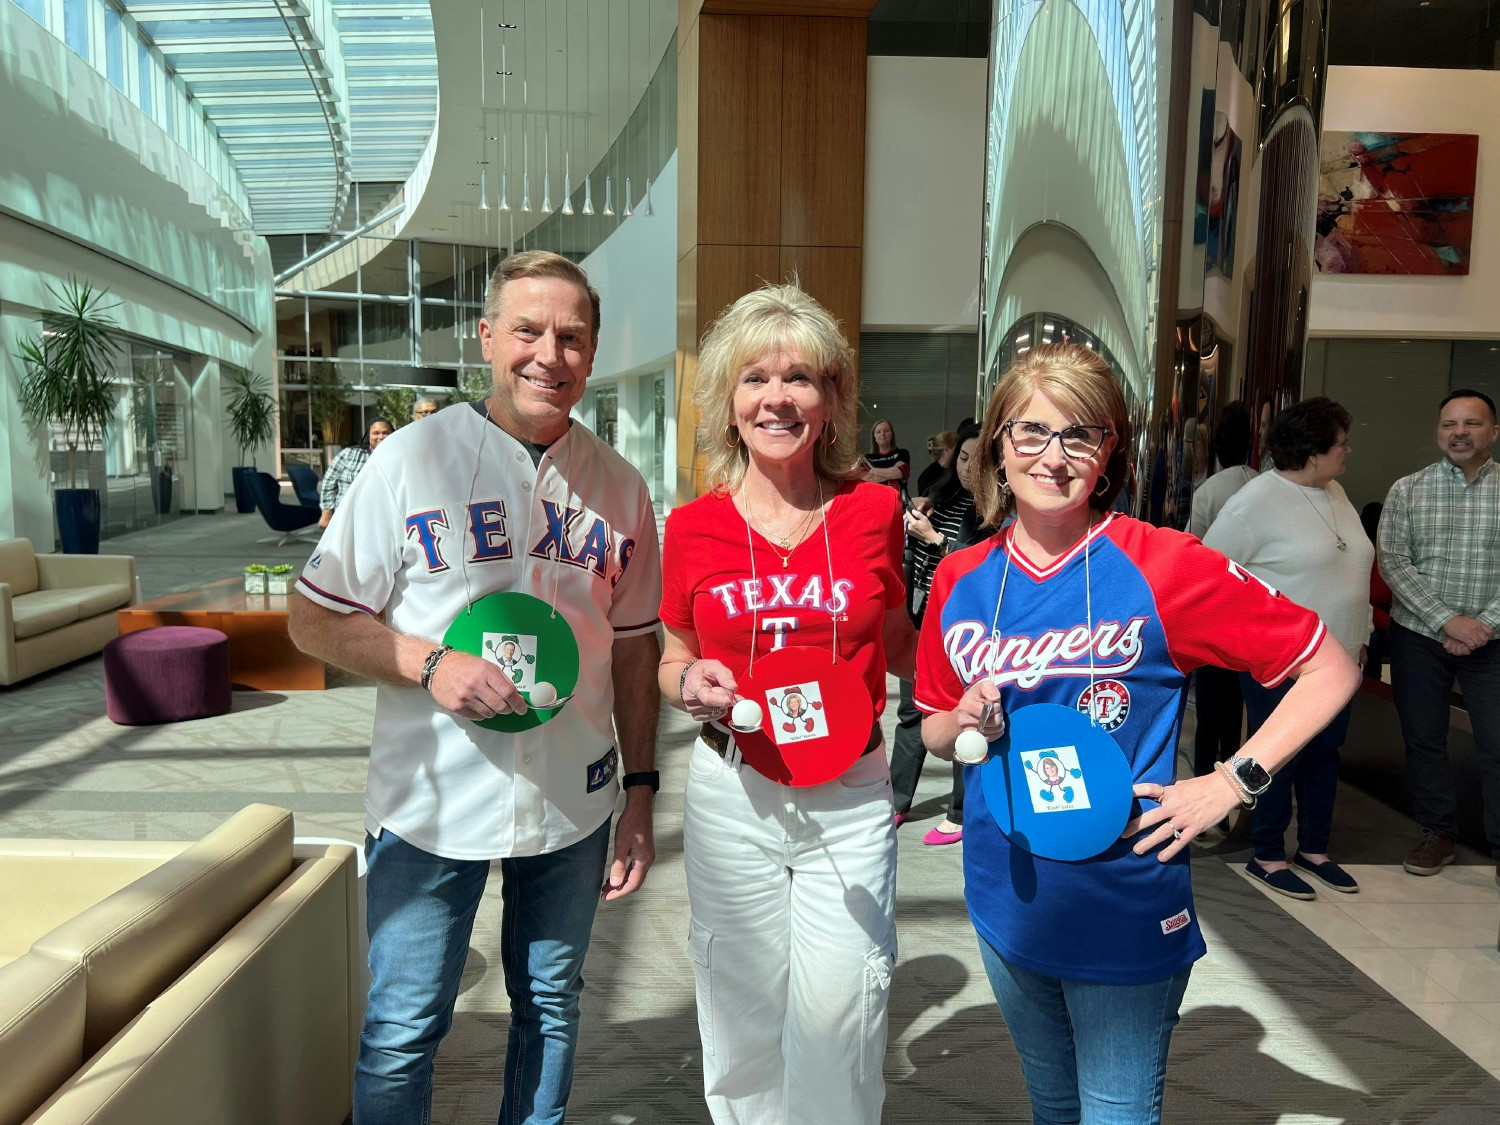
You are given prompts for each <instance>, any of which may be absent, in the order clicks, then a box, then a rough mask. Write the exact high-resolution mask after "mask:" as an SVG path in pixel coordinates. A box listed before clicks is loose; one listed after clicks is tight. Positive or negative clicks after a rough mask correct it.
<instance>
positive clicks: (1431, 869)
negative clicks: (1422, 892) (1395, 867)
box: [1401, 828, 1458, 875]
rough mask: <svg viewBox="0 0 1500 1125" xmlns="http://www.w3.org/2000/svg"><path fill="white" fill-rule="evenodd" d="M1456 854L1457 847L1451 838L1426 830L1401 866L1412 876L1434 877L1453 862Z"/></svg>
mask: <svg viewBox="0 0 1500 1125" xmlns="http://www.w3.org/2000/svg"><path fill="white" fill-rule="evenodd" d="M1457 853H1458V845H1457V844H1455V843H1454V842H1453V838H1452V837H1451V836H1445V835H1443V833H1441V832H1434V831H1433V830H1432V829H1430V828H1428V829H1425V830H1423V832H1422V842H1421V843H1420V844H1418V845H1417V846H1416V847H1414V848H1412V850H1411V852H1410V854H1408V855H1407V857H1406V862H1405V863H1403V864H1402V865H1401V866H1402V867H1404V868H1406V870H1408V871H1410V872H1411V873H1412V874H1413V875H1436V874H1437V873H1438V872H1439V871H1441V870H1442V869H1443V868H1445V867H1447V866H1448V865H1449V864H1450V863H1452V862H1453V859H1454V857H1455V856H1456V855H1457Z"/></svg>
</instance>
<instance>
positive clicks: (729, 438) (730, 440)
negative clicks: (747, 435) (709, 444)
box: [724, 422, 740, 449]
mask: <svg viewBox="0 0 1500 1125" xmlns="http://www.w3.org/2000/svg"><path fill="white" fill-rule="evenodd" d="M724 430H725V441H726V444H728V446H729V448H730V449H733V448H734V447H735V446H737V445H739V443H740V428H739V427H738V426H736V425H735V424H734V423H733V422H731V423H729V425H727V426H726V427H724Z"/></svg>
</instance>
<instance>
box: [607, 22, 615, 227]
mask: <svg viewBox="0 0 1500 1125" xmlns="http://www.w3.org/2000/svg"><path fill="white" fill-rule="evenodd" d="M605 20H606V22H605V33H606V35H605V40H604V50H605V56H604V72H605V74H604V131H605V133H606V134H607V135H608V137H609V141H610V145H609V148H608V149H606V150H605V159H606V162H608V160H609V157H610V154H611V153H613V152H614V136H615V132H614V123H615V96H614V95H615V52H614V48H615V6H614V5H613V4H611V5H610V6H609V12H608V15H607V16H606V17H605ZM607 169H608V163H606V171H605V173H604V214H605V215H607V216H609V217H610V218H614V215H615V196H614V184H613V183H612V182H611V179H610V174H609V172H608V170H607Z"/></svg>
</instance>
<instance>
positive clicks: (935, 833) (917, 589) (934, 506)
mask: <svg viewBox="0 0 1500 1125" xmlns="http://www.w3.org/2000/svg"><path fill="white" fill-rule="evenodd" d="M956 436H957V438H958V447H957V453H956V456H955V457H954V458H953V464H952V467H951V468H949V470H948V472H947V473H946V474H944V476H943V478H942V479H941V480H940V481H938V482H937V484H935V485H934V486H933V487H932V488H931V489H930V490H929V491H928V492H927V493H926V494H925V495H924V496H922V497H920V498H918V499H917V500H914V501H913V502H912V507H911V510H910V511H909V512H908V513H907V515H906V537H907V543H908V546H909V554H910V556H911V562H912V565H911V567H910V568H909V571H908V574H907V581H906V591H907V609H908V610H909V611H910V613H911V617H912V621H913V622H915V624H916V625H917V627H918V628H920V627H921V625H922V611H923V609H924V608H926V601H927V592H928V590H929V589H930V588H931V586H932V576H933V574H934V573H935V572H936V571H937V565H938V563H940V562H941V561H942V560H943V558H944V556H946V555H948V554H951V553H952V552H954V551H957V550H959V549H961V548H963V547H967V546H968V545H969V544H971V543H973V542H974V541H975V540H976V539H977V538H979V535H980V531H979V518H978V516H977V515H976V513H975V511H974V494H973V493H972V492H971V491H970V488H971V483H970V482H971V474H972V470H973V457H974V450H975V446H976V445H977V444H978V441H979V426H978V424H977V423H974V422H971V423H969V424H968V425H967V426H966V427H964V429H962V430H961V431H959V432H958V434H957V435H956ZM926 757H927V747H926V746H924V745H922V712H921V711H919V710H917V707H916V705H915V704H914V703H913V702H912V682H911V681H910V680H906V679H903V680H902V681H901V704H900V706H899V708H898V709H897V711H896V737H895V741H894V743H893V745H892V748H891V790H892V796H893V799H894V802H895V808H896V827H897V828H900V827H901V825H902V824H904V823H905V822H906V820H907V818H908V813H910V811H911V802H912V797H913V795H914V794H915V793H916V791H917V782H918V781H920V780H921V779H922V763H923V761H924V760H925V759H926ZM963 825H964V767H963V765H962V764H961V763H959V762H954V763H953V789H952V792H951V794H950V795H949V798H948V814H947V816H945V817H944V818H943V819H942V821H940V822H939V823H938V824H937V825H935V826H934V827H933V828H931V829H929V830H928V832H927V834H926V835H925V836H923V837H922V843H924V844H933V845H941V844H956V843H958V841H959V840H962V839H963V836H964V827H963Z"/></svg>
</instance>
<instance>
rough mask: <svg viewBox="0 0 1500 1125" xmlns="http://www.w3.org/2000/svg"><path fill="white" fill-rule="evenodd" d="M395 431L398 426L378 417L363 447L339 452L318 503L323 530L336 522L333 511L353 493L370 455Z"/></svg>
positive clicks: (325, 475)
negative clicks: (331, 521)
mask: <svg viewBox="0 0 1500 1125" xmlns="http://www.w3.org/2000/svg"><path fill="white" fill-rule="evenodd" d="M395 432H396V427H395V426H393V425H391V424H390V422H388V421H386V420H385V419H384V418H376V419H375V420H374V421H373V422H371V423H370V428H369V429H368V430H367V431H366V432H365V440H364V443H363V444H356V445H346V446H344V448H343V449H341V450H339V452H338V456H336V457H335V458H334V459H333V464H331V465H329V466H328V472H326V473H324V474H323V483H322V484H320V485H319V486H318V503H319V504H321V505H322V506H323V514H322V516H321V517H320V518H319V520H318V526H319V527H325V528H326V527H327V526H328V521H329V520H331V519H333V510H334V509H335V508H337V507H338V506H339V501H340V500H341V499H343V496H344V493H346V492H348V491H349V486H350V485H351V484H353V483H354V478H355V477H357V476H359V471H360V470H361V469H363V468H364V467H365V462H366V461H368V460H369V459H370V454H372V453H374V452H375V447H376V446H377V445H379V444H380V443H381V442H383V441H384V440H385V439H386V438H388V437H390V436H391V435H392V434H393V433H395Z"/></svg>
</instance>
